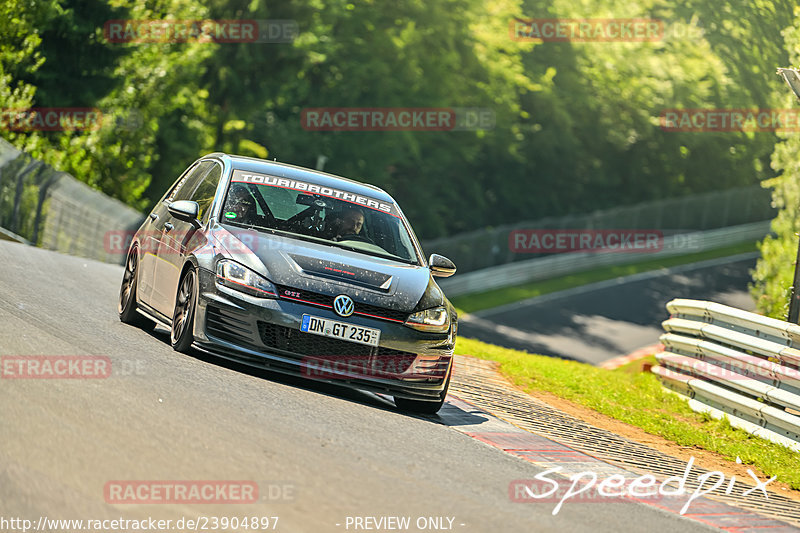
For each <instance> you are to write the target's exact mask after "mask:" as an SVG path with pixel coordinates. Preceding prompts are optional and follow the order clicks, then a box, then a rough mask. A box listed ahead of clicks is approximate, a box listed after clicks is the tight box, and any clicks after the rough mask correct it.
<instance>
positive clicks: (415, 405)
mask: <svg viewBox="0 0 800 533" xmlns="http://www.w3.org/2000/svg"><path fill="white" fill-rule="evenodd" d="M449 388H450V376H449V375H448V376H447V382H446V383H445V385H444V390H443V391H442V394H441V396H440V399H439V401H436V402H426V401H423V400H409V399H408V398H395V399H394V404H395V405H396V406H397V408H398V409H400V410H401V411H408V412H410V413H417V414H420V415H435V414H436V413H438V412H439V409H441V408H442V406H443V405H444V401H445V399H446V398H447V390H448V389H449Z"/></svg>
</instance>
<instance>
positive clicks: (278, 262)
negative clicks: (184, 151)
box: [212, 224, 444, 313]
mask: <svg viewBox="0 0 800 533" xmlns="http://www.w3.org/2000/svg"><path fill="white" fill-rule="evenodd" d="M212 237H214V238H215V240H216V241H217V243H218V246H220V247H223V248H225V249H226V251H227V252H228V254H227V255H230V256H231V257H232V258H233V259H235V260H237V261H239V262H241V263H243V264H245V265H246V266H248V267H250V268H251V269H253V270H255V271H256V272H258V273H260V274H262V275H264V276H265V277H266V278H267V279H269V280H270V281H271V282H272V283H274V284H276V285H279V287H278V289H279V291H280V290H291V289H297V290H301V291H311V292H315V293H319V294H325V295H329V296H336V295H339V294H347V295H348V296H350V297H351V298H352V299H353V300H354V301H356V302H362V303H365V304H369V305H375V306H379V307H383V308H386V309H392V310H396V311H403V312H408V313H410V312H412V311H415V310H417V308H418V304H420V305H421V306H424V307H420V308H428V307H433V306H436V305H441V304H442V303H443V301H444V295H443V293H442V292H441V290H440V289H439V287H438V286H437V285H436V283H435V282H434V281H433V279H432V277H431V272H430V269H428V268H427V267H423V266H419V265H409V264H405V263H401V262H398V261H393V260H391V259H384V258H381V257H374V256H369V255H366V254H362V253H358V252H353V251H350V250H346V249H343V248H339V247H337V246H332V245H325V244H322V243H317V242H311V241H306V240H302V239H297V238H292V237H288V236H284V235H280V234H272V233H266V232H259V231H250V230H242V229H240V228H238V227H235V226H231V225H228V224H220V225H216V226H215V228H213V229H212ZM243 250H246V252H247V253H242V251H243Z"/></svg>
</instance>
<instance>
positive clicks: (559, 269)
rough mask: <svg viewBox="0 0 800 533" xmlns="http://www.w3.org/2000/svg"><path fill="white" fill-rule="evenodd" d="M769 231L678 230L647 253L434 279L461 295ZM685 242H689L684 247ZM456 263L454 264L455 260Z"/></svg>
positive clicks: (575, 255) (591, 255)
mask: <svg viewBox="0 0 800 533" xmlns="http://www.w3.org/2000/svg"><path fill="white" fill-rule="evenodd" d="M769 231H770V221H768V220H765V221H762V222H754V223H750V224H742V225H739V226H732V227H728V228H721V229H714V230H708V231H701V232H693V233H682V234H678V235H672V236H669V237H664V242H663V248H662V249H661V250H659V251H657V252H649V253H632V252H627V253H621V252H614V251H604V252H570V253H560V254H554V255H551V256H549V257H544V258H540V259H529V260H527V261H518V262H515V263H508V264H505V265H499V266H495V267H490V268H484V269H482V270H478V271H476V272H467V273H466V274H457V275H456V276H454V277H452V278H449V279H444V280H441V281H438V283H439V285H440V286H441V287H442V289H443V290H444V291H445V292H446V293H447V296H449V297H452V296H461V295H464V294H470V293H474V292H485V291H490V290H495V289H501V288H503V287H513V286H514V285H520V284H523V283H529V282H532V281H539V280H543V279H548V278H553V277H556V276H563V275H565V274H571V273H573V272H580V271H582V270H589V269H594V268H599V267H604V266H610V265H624V264H629V263H636V262H640V261H643V260H646V259H658V258H661V257H670V256H676V255H684V254H689V253H695V252H702V251H706V250H713V249H715V248H722V247H724V246H730V245H733V244H738V243H742V242H748V241H755V240H757V239H761V238H763V237H764V236H765V235H767V233H769ZM685 243H692V244H691V246H686V245H685ZM456 264H457V263H456Z"/></svg>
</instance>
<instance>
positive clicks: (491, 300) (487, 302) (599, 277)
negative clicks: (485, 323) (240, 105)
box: [451, 242, 756, 313]
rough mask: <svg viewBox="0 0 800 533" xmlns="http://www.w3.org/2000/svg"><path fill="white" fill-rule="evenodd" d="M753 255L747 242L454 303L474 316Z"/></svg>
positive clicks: (473, 296) (752, 245)
mask: <svg viewBox="0 0 800 533" xmlns="http://www.w3.org/2000/svg"><path fill="white" fill-rule="evenodd" d="M754 251H756V243H755V242H748V243H743V244H736V245H733V246H726V247H724V248H718V249H716V250H708V251H705V252H698V253H694V254H687V255H680V256H674V257H664V258H660V259H653V260H650V261H643V262H641V263H632V264H628V265H617V266H608V267H603V268H598V269H595V270H587V271H583V272H576V273H574V274H568V275H566V276H560V277H557V278H551V279H546V280H542V281H534V282H531V283H525V284H524V285H516V286H513V287H506V288H504V289H497V290H492V291H487V292H478V293H472V294H465V295H463V296H456V297H454V298H451V301H452V302H453V305H455V306H456V308H457V309H458V310H459V313H463V312H467V313H473V312H475V311H480V310H481V309H489V308H492V307H497V306H499V305H505V304H509V303H513V302H518V301H520V300H524V299H526V298H532V297H534V296H541V295H542V294H547V293H549V292H556V291H561V290H564V289H569V288H572V287H578V286H580V285H586V284H588V283H594V282H597V281H604V280H607V279H614V278H618V277H620V276H629V275H631V274H638V273H639V272H647V271H650V270H658V269H659V268H669V267H673V266H678V265H684V264H689V263H695V262H698V261H705V260H707V259H716V258H718V257H727V256H730V255H736V254H741V253H746V252H754Z"/></svg>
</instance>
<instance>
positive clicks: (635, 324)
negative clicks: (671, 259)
mask: <svg viewBox="0 0 800 533" xmlns="http://www.w3.org/2000/svg"><path fill="white" fill-rule="evenodd" d="M755 264H756V255H755V254H745V255H742V256H737V257H736V258H723V259H715V260H710V261H706V262H703V263H696V264H692V265H683V266H680V267H676V268H672V269H668V270H667V269H664V270H660V271H654V272H645V273H642V274H637V275H633V276H627V277H624V278H618V279H616V280H609V281H604V282H600V283H595V284H592V285H587V286H584V287H578V288H576V289H570V290H566V291H561V292H557V293H552V294H546V295H544V296H541V297H538V298H532V299H530V300H526V301H523V302H517V303H514V304H510V305H506V306H503V307H497V308H494V309H488V310H485V311H479V312H477V313H474V314H473V315H472V316H470V317H463V318H460V320H459V331H458V333H459V335H462V336H465V337H472V338H477V339H480V340H483V341H485V342H490V343H493V344H498V345H501V346H506V347H508V348H515V349H521V350H527V351H529V352H531V353H539V354H545V355H552V356H556V357H562V358H565V359H576V360H579V361H583V362H587V363H592V364H599V363H602V362H603V361H606V360H608V359H611V358H614V357H618V356H620V355H626V354H628V353H630V352H632V351H634V350H636V349H638V348H641V347H643V346H648V345H652V344H655V343H657V342H658V337H659V336H660V335H661V334H662V333H663V329H662V328H661V322H662V321H664V320H666V319H667V318H668V314H667V311H666V308H665V305H666V303H667V302H669V301H670V300H672V299H673V298H692V299H697V300H713V301H715V302H719V303H723V304H726V305H731V306H734V307H738V308H740V309H745V310H748V311H749V310H752V309H753V307H754V306H753V301H752V298H751V297H750V295H749V294H748V292H747V284H748V283H749V282H750V281H751V279H750V275H749V271H750V269H752V268H754V267H755Z"/></svg>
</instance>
